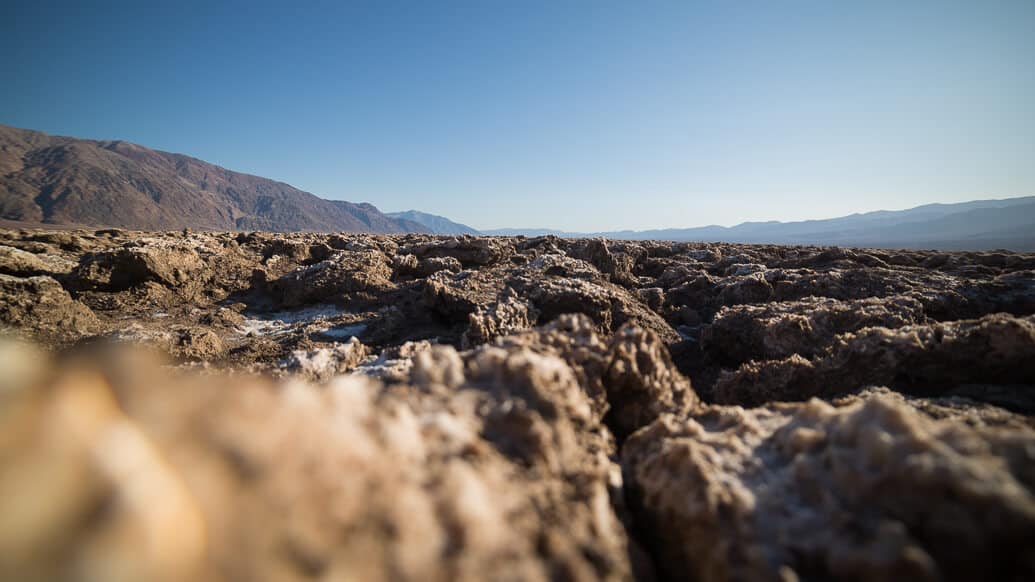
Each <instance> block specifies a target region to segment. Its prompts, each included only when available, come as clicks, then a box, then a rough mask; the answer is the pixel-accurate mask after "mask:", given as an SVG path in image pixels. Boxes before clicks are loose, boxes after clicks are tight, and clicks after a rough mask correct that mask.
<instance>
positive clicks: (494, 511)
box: [0, 230, 1035, 581]
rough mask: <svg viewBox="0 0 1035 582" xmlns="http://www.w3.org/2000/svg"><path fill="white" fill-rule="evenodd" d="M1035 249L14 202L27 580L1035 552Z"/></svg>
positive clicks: (0, 261)
mask: <svg viewBox="0 0 1035 582" xmlns="http://www.w3.org/2000/svg"><path fill="white" fill-rule="evenodd" d="M1033 269H1035V256H1033V255H1030V254H1019V253H1005V252H996V253H937V254H936V253H930V252H923V251H886V250H862V249H856V250H846V249H824V248H814V247H783V246H753V245H733V244H705V243H700V244H698V243H664V242H657V241H636V242H627V241H605V240H603V239H597V240H568V239H560V238H556V237H540V238H520V237H519V238H494V237H472V236H456V237H433V236H428V235H395V236H379V235H343V234H333V235H323V234H290V235H273V234H266V233H190V232H186V233H184V232H177V233H165V234H162V233H133V232H125V231H111V230H105V231H96V232H95V231H89V232H87V231H74V232H43V231H18V232H14V231H0V326H2V327H3V331H4V336H5V338H6V339H4V340H3V343H2V345H0V369H2V370H3V374H2V375H0V515H4V516H5V518H4V519H3V520H0V579H4V580H7V579H11V580H127V581H129V580H242V581H243V580H249V581H250V580H304V579H324V580H338V579H346V580H349V579H361V580H381V579H383V580H398V579H413V580H418V579H419V580H453V579H479V580H481V579H518V580H540V579H542V580H558V579H562V580H567V579H575V580H597V579H605V580H628V579H640V580H651V579H662V580H668V579H700V580H756V579H757V580H767V579H780V580H794V579H801V580H808V579H816V580H819V579H859V580H888V579H917V580H971V579H975V578H993V579H1031V578H1035V561H1033V559H1032V556H1033V555H1035V545H1033V543H1035V542H1033V540H1035V497H1033V486H1035V472H1033V469H1032V468H1033V467H1035V432H1033V426H1035V424H1033V421H1032V417H1031V415H1032V414H1035V368H1033V366H1035V315H1033V314H1035V272H1033Z"/></svg>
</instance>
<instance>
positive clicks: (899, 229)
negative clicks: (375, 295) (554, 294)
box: [483, 196, 1035, 250]
mask: <svg viewBox="0 0 1035 582" xmlns="http://www.w3.org/2000/svg"><path fill="white" fill-rule="evenodd" d="M483 234H489V235H499V236H516V235H525V236H542V235H547V234H553V235H556V236H562V237H605V238H613V239H629V240H647V239H655V240H672V241H709V242H737V243H773V244H807V245H838V246H855V247H884V248H920V249H944V250H987V249H995V248H1005V249H1013V250H1035V196H1028V197H1023V198H1007V199H1002V200H975V201H971V202H961V203H957V204H927V205H924V206H917V207H915V208H910V209H908V210H878V211H876V212H867V213H863V214H852V215H850V216H842V217H839V218H830V219H823V220H804V221H799V222H777V221H770V222H744V223H741V224H738V225H736V226H732V227H724V226H716V225H712V226H701V227H695V228H671V229H662V230H639V231H633V230H622V231H608V232H567V231H560V230H549V229H534V228H533V229H520V228H508V229H498V230H488V231H483Z"/></svg>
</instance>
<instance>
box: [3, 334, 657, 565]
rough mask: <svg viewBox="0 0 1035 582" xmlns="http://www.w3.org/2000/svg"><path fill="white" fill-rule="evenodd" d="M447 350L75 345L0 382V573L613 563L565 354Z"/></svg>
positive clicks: (594, 439) (603, 473) (614, 521)
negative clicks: (280, 380) (241, 372)
mask: <svg viewBox="0 0 1035 582" xmlns="http://www.w3.org/2000/svg"><path fill="white" fill-rule="evenodd" d="M449 350H451V348H443V351H440V352H435V353H437V354H439V355H438V356H435V357H434V358H432V359H430V360H429V361H428V362H427V363H426V364H424V363H419V364H418V367H419V366H425V365H426V366H430V367H431V368H433V369H434V370H438V369H440V368H443V367H447V368H448V369H449V370H451V372H450V373H449V374H446V375H443V374H440V373H432V371H428V373H419V372H418V371H417V370H415V372H414V374H413V376H414V378H415V379H418V381H419V382H420V384H417V385H404V384H395V385H392V386H391V387H382V386H379V385H378V384H375V383H372V382H370V381H368V380H364V379H360V378H356V377H341V378H338V379H336V380H334V381H332V382H330V383H329V384H327V385H325V386H319V387H317V386H312V385H308V384H306V383H304V382H301V381H299V380H297V379H296V380H292V381H289V382H287V383H284V384H282V385H279V386H275V385H270V384H269V383H268V382H266V381H263V380H259V379H252V378H248V377H237V378H235V379H234V382H233V386H232V388H233V389H228V387H227V386H226V385H225V380H224V379H222V378H218V377H216V376H212V375H207V376H192V375H178V376H175V377H171V376H168V372H167V371H166V372H162V371H160V370H159V369H157V368H154V367H152V366H151V365H143V364H141V363H140V362H132V361H127V360H126V359H125V358H121V357H120V358H116V359H115V360H113V361H111V363H105V362H106V360H105V358H99V357H92V358H89V360H87V361H83V362H80V363H79V364H78V365H77V366H76V367H75V368H74V369H67V370H61V371H60V372H59V374H58V375H57V378H56V379H55V380H51V381H46V382H45V383H43V384H40V385H36V386H33V385H18V386H14V387H12V388H11V391H7V390H5V399H4V400H3V401H2V402H3V404H4V409H3V414H0V422H2V423H3V425H2V426H0V429H2V431H3V434H5V435H10V436H11V438H9V439H5V440H4V442H3V443H0V460H2V462H3V463H4V465H3V466H4V471H0V488H2V490H3V491H4V492H5V495H4V496H3V498H2V499H0V510H3V511H4V514H5V515H6V516H8V518H7V519H5V520H3V523H2V525H0V564H3V568H4V573H5V577H7V575H10V576H12V577H14V578H17V579H35V578H40V577H43V578H46V577H50V576H53V575H56V574H55V572H56V568H58V567H60V573H61V574H62V575H67V576H71V577H75V578H78V579H85V578H91V577H93V576H101V577H102V578H103V579H114V580H138V579H159V580H163V579H183V578H190V579H202V580H209V579H269V578H276V579H278V580H303V579H310V578H312V577H313V576H320V577H325V578H327V579H340V578H343V577H344V578H348V577H352V576H359V577H361V578H362V579H368V580H386V579H395V580H411V579H412V580H417V579H420V580H427V579H433V580H442V579H457V580H481V579H486V578H500V577H503V578H509V577H516V578H519V579H529V580H549V579H554V578H558V577H560V578H567V579H577V580H630V579H631V578H632V575H633V565H632V561H631V558H630V556H636V555H639V554H638V553H637V552H636V550H635V548H634V547H633V545H632V544H631V542H630V541H629V539H628V537H627V536H626V534H625V528H624V527H623V524H622V522H621V520H620V518H619V517H618V515H617V514H616V513H615V510H614V509H613V508H612V505H611V496H612V492H614V491H616V488H620V487H621V482H620V478H619V476H618V475H619V472H618V470H617V466H616V465H615V464H614V463H613V462H612V461H611V460H610V458H609V454H613V442H611V441H610V440H609V438H608V436H607V432H606V429H605V428H603V427H602V425H601V424H600V422H599V418H597V417H596V416H595V415H594V414H593V412H592V409H591V407H590V406H588V403H587V400H586V396H585V394H584V393H583V392H582V391H581V390H580V389H579V386H578V384H577V383H576V381H575V379H574V376H573V373H572V371H571V369H570V368H568V367H567V366H566V364H564V362H563V361H561V360H559V359H557V358H553V357H550V356H545V355H539V354H535V353H533V352H531V351H528V350H514V351H508V350H501V349H500V348H492V347H486V348H481V349H479V350H476V351H474V352H471V353H469V354H466V355H464V356H463V357H462V358H461V357H459V356H458V355H457V354H456V352H455V351H452V352H451V351H449ZM425 353H426V352H425ZM0 360H2V358H0ZM419 362H423V360H419ZM446 362H449V363H448V364H447V363H446ZM106 366H111V369H112V370H118V372H117V373H116V374H109V371H110V370H107V369H106V368H105V367H106ZM98 367H100V369H98ZM19 377H25V378H32V377H34V376H33V375H32V374H28V375H20V376H19ZM443 382H445V383H448V385H449V386H451V387H452V389H451V390H448V391H443V390H440V389H438V388H436V387H435V386H436V385H437V384H439V383H443ZM11 394H16V395H18V403H19V404H21V403H22V402H24V403H26V405H18V406H11V403H12V400H11V398H10V395H11ZM68 410H77V411H78V412H77V414H76V415H71V416H70V415H68V414H67V412H66V411H68ZM15 426H17V427H23V430H18V431H15V432H11V431H10V429H11V428H12V427H15ZM37 435H46V438H41V439H38V438H36V436H37ZM64 475H69V478H57V477H60V476H64ZM72 476H76V477H77V478H74V479H73V478H71V477H72ZM58 501H59V502H58ZM99 505H103V506H104V507H105V511H103V512H96V511H94V509H95V508H96V507H98V506H99ZM16 510H17V511H16ZM85 516H90V519H84V517H85ZM68 523H75V524H77V527H63V526H62V525H63V524H68ZM169 532H176V534H177V535H168V533H169ZM342 532H348V535H342ZM129 534H133V535H129ZM141 539H147V540H151V541H149V543H148V544H145V545H143V546H142V545H141V542H140V540H141ZM58 552H60V555H61V556H64V557H66V558H68V560H67V561H62V560H57V559H55V558H56V556H57V555H58Z"/></svg>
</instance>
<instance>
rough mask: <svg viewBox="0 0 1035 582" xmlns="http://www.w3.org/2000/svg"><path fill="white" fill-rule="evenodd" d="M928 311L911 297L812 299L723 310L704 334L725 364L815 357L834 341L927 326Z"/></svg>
mask: <svg viewBox="0 0 1035 582" xmlns="http://www.w3.org/2000/svg"><path fill="white" fill-rule="evenodd" d="M925 320H926V317H925V315H924V306H923V304H922V303H921V302H920V301H918V300H917V299H914V298H911V297H901V296H899V297H890V298H872V297H871V298H867V299H856V300H849V301H839V300H836V299H829V298H820V297H811V298H806V299H802V300H800V301H796V302H773V303H766V304H764V305H736V306H733V307H723V308H722V309H720V310H719V312H718V313H717V314H716V316H715V319H714V320H713V322H712V324H711V325H710V326H708V327H707V328H706V330H705V332H706V333H705V334H704V336H703V338H702V341H704V342H705V349H707V350H709V351H710V352H711V353H713V354H715V357H716V358H719V359H720V360H721V361H723V362H724V363H729V364H733V365H737V364H740V363H743V362H747V361H749V360H774V359H780V358H785V357H788V356H790V355H792V354H800V355H802V356H804V357H806V358H808V357H812V356H814V355H816V354H818V353H820V352H822V350H823V349H824V348H825V347H827V346H828V345H829V344H830V343H831V342H832V341H833V339H834V336H836V335H838V334H842V333H845V332H850V331H858V330H860V329H863V328H866V327H885V328H888V329H896V328H899V327H902V326H905V325H909V324H917V323H924V322H925Z"/></svg>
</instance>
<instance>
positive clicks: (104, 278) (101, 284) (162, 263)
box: [71, 242, 205, 291]
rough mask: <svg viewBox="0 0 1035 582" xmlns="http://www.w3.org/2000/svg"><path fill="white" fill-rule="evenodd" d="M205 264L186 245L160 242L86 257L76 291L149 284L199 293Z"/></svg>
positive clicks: (74, 279) (78, 270)
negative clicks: (154, 283)
mask: <svg viewBox="0 0 1035 582" xmlns="http://www.w3.org/2000/svg"><path fill="white" fill-rule="evenodd" d="M204 270H205V264H204V262H203V261H202V260H201V258H200V257H199V256H198V253H197V251H195V250H194V249H193V248H191V247H189V246H185V245H177V244H174V243H165V242H162V243H156V244H154V245H149V246H127V247H123V248H119V249H117V250H113V251H99V252H95V253H90V254H87V255H84V256H83V258H82V259H81V260H80V262H79V265H78V266H77V267H76V268H75V270H74V271H73V273H72V275H71V284H72V286H73V287H74V288H75V289H78V290H88V289H102V290H108V291H123V290H126V289H131V288H136V287H139V286H141V285H143V284H144V283H147V282H156V283H159V284H161V285H164V286H166V287H171V288H186V289H191V290H195V291H196V290H198V289H199V288H200V287H201V286H202V285H203V283H204V282H203V281H201V280H199V278H200V277H201V275H202V273H203V271H204Z"/></svg>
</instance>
